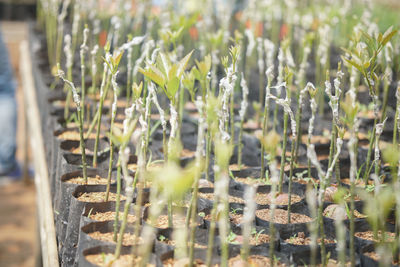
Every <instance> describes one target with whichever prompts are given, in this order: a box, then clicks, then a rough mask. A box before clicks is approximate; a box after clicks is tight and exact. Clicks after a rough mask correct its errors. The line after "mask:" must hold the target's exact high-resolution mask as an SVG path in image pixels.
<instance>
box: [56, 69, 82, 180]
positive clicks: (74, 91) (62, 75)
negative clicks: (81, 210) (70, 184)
mask: <svg viewBox="0 0 400 267" xmlns="http://www.w3.org/2000/svg"><path fill="white" fill-rule="evenodd" d="M57 76H58V77H59V78H60V79H61V80H62V81H63V82H64V83H66V84H68V86H69V87H70V89H71V92H72V96H73V99H74V103H75V106H76V112H77V117H78V123H79V139H80V142H79V143H80V149H81V154H82V173H83V180H84V183H85V184H87V163H86V151H85V150H86V148H85V139H84V137H83V116H82V114H81V111H82V110H81V98H80V96H79V94H78V90H77V89H76V87H75V84H74V83H73V82H72V81H70V80H68V79H66V78H65V73H64V71H62V70H61V68H60V64H57Z"/></svg>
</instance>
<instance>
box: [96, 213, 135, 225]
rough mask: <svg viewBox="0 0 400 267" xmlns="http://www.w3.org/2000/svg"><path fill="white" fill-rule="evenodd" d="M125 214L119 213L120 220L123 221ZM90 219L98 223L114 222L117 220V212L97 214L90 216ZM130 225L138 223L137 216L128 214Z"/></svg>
mask: <svg viewBox="0 0 400 267" xmlns="http://www.w3.org/2000/svg"><path fill="white" fill-rule="evenodd" d="M122 218H123V212H120V213H119V219H120V220H122ZM90 219H92V220H94V221H98V222H105V221H114V220H115V211H107V212H97V213H94V214H90ZM127 221H128V223H134V222H135V221H136V216H135V215H133V214H128V219H127Z"/></svg>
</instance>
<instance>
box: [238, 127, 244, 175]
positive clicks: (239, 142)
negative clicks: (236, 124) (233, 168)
mask: <svg viewBox="0 0 400 267" xmlns="http://www.w3.org/2000/svg"><path fill="white" fill-rule="evenodd" d="M243 123H244V119H241V120H240V128H239V140H238V166H239V170H240V169H242V148H243V143H242V139H243Z"/></svg>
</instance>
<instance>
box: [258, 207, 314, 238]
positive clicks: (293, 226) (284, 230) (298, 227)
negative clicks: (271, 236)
mask: <svg viewBox="0 0 400 267" xmlns="http://www.w3.org/2000/svg"><path fill="white" fill-rule="evenodd" d="M296 213H299V214H303V215H306V216H309V215H308V214H309V213H308V210H307V208H306V207H305V208H304V210H301V211H298V212H296ZM255 222H256V225H257V226H261V227H264V228H265V229H266V231H267V232H269V228H270V222H269V221H266V220H263V219H261V218H260V217H258V216H257V214H256V216H255ZM310 223H312V222H304V223H290V224H287V223H286V224H280V223H274V228H275V230H276V231H278V232H279V234H280V236H292V235H293V234H294V233H298V232H308V227H309V224H310Z"/></svg>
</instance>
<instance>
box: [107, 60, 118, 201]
mask: <svg viewBox="0 0 400 267" xmlns="http://www.w3.org/2000/svg"><path fill="white" fill-rule="evenodd" d="M121 58H122V53H121V54H116V55H114V56H111V55H110V54H108V56H107V58H106V59H105V63H106V64H107V66H108V71H109V72H110V73H111V84H112V88H113V93H114V101H113V103H112V108H111V128H110V133H109V135H110V160H109V165H108V175H107V189H108V190H107V193H106V196H105V201H108V195H109V194H108V192H109V188H110V184H111V173H112V163H113V160H114V142H113V130H112V129H113V128H114V121H115V117H116V115H117V101H118V97H117V93H118V84H117V75H118V65H119V62H120V60H121Z"/></svg>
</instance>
